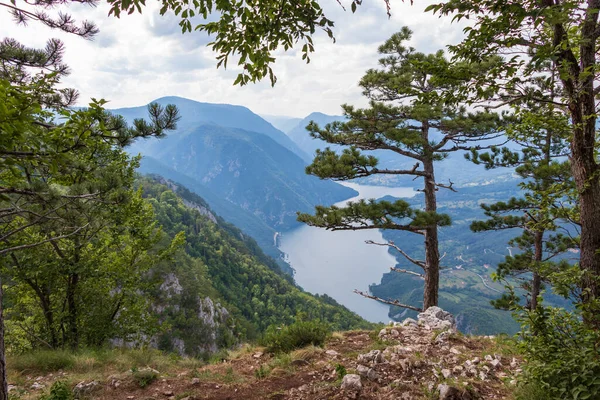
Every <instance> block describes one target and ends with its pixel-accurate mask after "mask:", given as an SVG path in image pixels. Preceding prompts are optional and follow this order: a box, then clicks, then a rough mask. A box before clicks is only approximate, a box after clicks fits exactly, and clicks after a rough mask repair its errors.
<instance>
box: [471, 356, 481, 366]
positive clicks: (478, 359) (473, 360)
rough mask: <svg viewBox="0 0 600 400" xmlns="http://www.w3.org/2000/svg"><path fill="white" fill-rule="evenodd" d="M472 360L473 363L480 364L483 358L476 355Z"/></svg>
mask: <svg viewBox="0 0 600 400" xmlns="http://www.w3.org/2000/svg"><path fill="white" fill-rule="evenodd" d="M471 361H472V362H473V364H475V365H477V364H479V363H480V362H481V359H480V358H479V357H475V358H474V359H472V360H471Z"/></svg>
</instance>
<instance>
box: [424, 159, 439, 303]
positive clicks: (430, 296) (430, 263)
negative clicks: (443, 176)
mask: <svg viewBox="0 0 600 400" xmlns="http://www.w3.org/2000/svg"><path fill="white" fill-rule="evenodd" d="M423 169H424V171H425V173H426V174H427V176H426V177H425V190H424V193H425V211H427V212H436V211H437V199H436V190H435V189H436V187H435V175H434V169H433V161H431V160H425V161H424V162H423ZM425 266H426V268H425V287H424V292H423V310H427V309H428V308H429V307H432V306H437V305H438V291H439V284H440V251H439V248H438V227H437V225H434V226H431V227H428V228H427V229H426V230H425Z"/></svg>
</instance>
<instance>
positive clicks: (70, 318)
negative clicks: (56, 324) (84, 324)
mask: <svg viewBox="0 0 600 400" xmlns="http://www.w3.org/2000/svg"><path fill="white" fill-rule="evenodd" d="M78 283H79V275H78V274H77V273H74V274H72V275H71V277H70V278H69V286H68V287H67V314H68V315H67V324H68V328H67V329H68V338H69V346H70V347H71V348H72V349H73V350H76V349H77V348H78V347H79V330H78V329H77V311H78V310H77V299H75V292H76V290H77V284H78Z"/></svg>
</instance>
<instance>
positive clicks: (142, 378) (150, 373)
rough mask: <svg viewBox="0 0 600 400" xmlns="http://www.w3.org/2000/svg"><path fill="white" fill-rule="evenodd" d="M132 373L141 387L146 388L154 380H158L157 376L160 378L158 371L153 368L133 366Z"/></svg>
mask: <svg viewBox="0 0 600 400" xmlns="http://www.w3.org/2000/svg"><path fill="white" fill-rule="evenodd" d="M131 374H132V376H133V379H134V380H135V382H136V383H137V384H138V386H139V387H141V388H145V387H146V386H148V385H149V384H151V383H152V382H154V381H155V380H156V378H158V371H156V370H154V369H152V368H142V369H136V368H133V369H132V370H131Z"/></svg>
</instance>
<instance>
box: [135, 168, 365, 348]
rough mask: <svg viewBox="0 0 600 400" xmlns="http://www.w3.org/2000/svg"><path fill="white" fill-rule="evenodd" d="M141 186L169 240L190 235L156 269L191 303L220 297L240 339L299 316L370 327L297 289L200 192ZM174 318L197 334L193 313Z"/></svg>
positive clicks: (142, 181)
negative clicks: (171, 278) (175, 280)
mask: <svg viewBox="0 0 600 400" xmlns="http://www.w3.org/2000/svg"><path fill="white" fill-rule="evenodd" d="M165 183H166V182H165ZM139 185H140V186H141V188H142V190H143V193H144V197H145V198H146V199H147V200H148V201H149V203H150V204H151V205H152V207H153V209H154V212H155V216H156V220H157V221H158V223H159V224H160V226H162V228H163V230H164V232H165V233H166V235H167V238H171V237H174V236H175V235H176V234H178V233H179V232H184V233H185V245H184V248H183V249H182V250H180V251H179V252H178V253H177V254H176V256H175V257H176V258H175V259H174V260H173V261H170V262H167V263H165V264H163V265H162V266H161V268H160V269H159V270H157V271H160V272H161V273H162V274H169V273H174V274H175V275H176V276H178V277H179V282H180V284H181V286H182V287H183V293H182V296H183V297H182V299H185V298H189V299H192V300H191V301H192V303H190V304H193V303H194V301H193V299H194V298H195V297H196V296H200V297H204V296H209V295H212V296H215V295H216V298H214V297H213V301H215V302H216V301H220V302H221V304H222V306H223V307H224V308H225V309H227V311H228V312H229V313H230V315H231V316H232V317H233V322H232V325H235V328H234V333H235V338H236V340H244V339H246V340H247V339H255V338H257V337H258V336H259V335H260V334H261V333H262V332H264V330H265V329H266V328H267V327H268V326H270V325H273V324H288V323H291V322H293V321H294V320H296V319H297V318H301V319H316V320H322V321H325V322H328V323H331V324H332V327H333V328H334V329H342V330H344V329H353V328H361V327H363V328H364V327H368V326H371V325H370V324H369V323H367V322H365V321H364V320H363V319H361V318H360V317H358V316H357V315H356V314H354V313H352V312H350V311H348V310H347V309H346V308H344V307H342V306H340V305H339V304H337V303H335V301H333V300H332V299H331V298H328V297H327V296H324V297H315V296H313V295H310V294H308V293H305V292H303V291H302V290H301V289H299V288H297V287H296V286H295V285H294V284H293V283H292V281H291V278H290V277H289V275H285V274H283V273H282V272H281V270H280V269H279V267H278V266H277V264H276V263H275V262H274V261H273V260H272V259H270V258H268V257H267V256H265V255H264V253H263V252H262V251H261V250H260V248H259V247H258V246H257V245H256V242H255V241H254V240H253V239H251V238H249V237H247V236H245V235H244V234H243V233H242V232H241V231H240V230H239V229H237V228H236V227H234V226H232V225H230V224H227V223H226V222H224V221H223V219H222V218H220V217H218V216H215V215H214V214H213V213H212V212H211V211H210V209H209V208H208V206H207V204H206V202H204V200H202V199H201V198H200V197H198V196H197V195H195V194H193V193H191V192H190V191H188V190H187V189H185V188H182V187H179V186H178V185H177V184H176V183H169V186H171V187H174V188H176V192H174V191H173V190H171V189H170V188H169V187H168V186H166V185H165V184H161V183H158V182H156V181H155V180H153V179H149V178H142V179H140V180H139ZM180 274H181V275H180ZM186 296H187V297H186ZM172 304H174V305H176V304H182V307H184V306H185V304H188V303H186V301H183V302H179V301H174V302H173V303H172ZM189 312H192V313H193V307H192V309H191V310H189ZM175 318H176V319H177V318H180V320H179V324H180V325H179V326H178V329H181V330H182V331H185V332H187V335H188V336H189V335H192V336H193V335H198V333H197V332H195V331H194V329H193V325H191V324H190V323H189V320H188V317H184V315H182V314H179V315H178V316H177V317H175ZM174 326H175V325H174ZM170 334H172V333H168V334H167V335H170ZM222 344H227V342H223V343H222Z"/></svg>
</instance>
